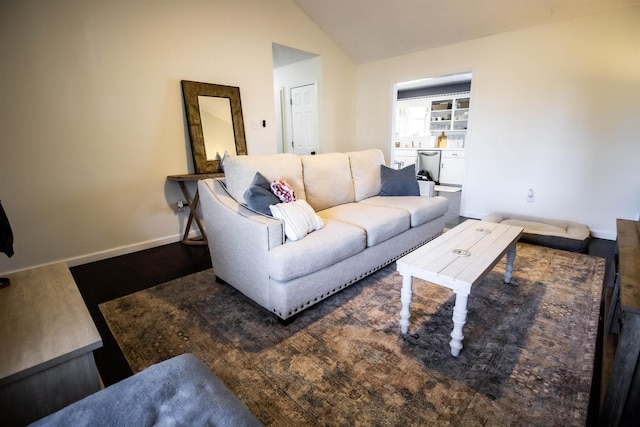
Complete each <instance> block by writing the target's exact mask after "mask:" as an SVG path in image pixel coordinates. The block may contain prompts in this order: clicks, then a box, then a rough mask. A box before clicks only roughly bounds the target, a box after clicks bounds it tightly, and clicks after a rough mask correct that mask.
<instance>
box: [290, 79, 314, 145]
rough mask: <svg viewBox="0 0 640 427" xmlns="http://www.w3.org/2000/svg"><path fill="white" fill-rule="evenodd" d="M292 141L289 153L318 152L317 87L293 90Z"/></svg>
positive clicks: (293, 88) (300, 87)
mask: <svg viewBox="0 0 640 427" xmlns="http://www.w3.org/2000/svg"><path fill="white" fill-rule="evenodd" d="M290 99H291V141H289V144H288V145H289V147H287V151H288V152H292V153H295V154H315V153H317V152H318V140H319V137H318V100H317V95H316V85H315V83H313V84H308V85H304V86H297V87H292V88H291V98H290Z"/></svg>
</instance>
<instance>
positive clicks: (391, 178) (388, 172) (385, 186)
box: [380, 165, 420, 196]
mask: <svg viewBox="0 0 640 427" xmlns="http://www.w3.org/2000/svg"><path fill="white" fill-rule="evenodd" d="M380 178H381V179H382V188H381V189H380V195H381V196H419V195H420V186H419V185H418V180H417V179H416V167H415V165H409V166H407V167H405V168H402V169H400V170H397V169H391V168H389V167H386V166H385V165H380Z"/></svg>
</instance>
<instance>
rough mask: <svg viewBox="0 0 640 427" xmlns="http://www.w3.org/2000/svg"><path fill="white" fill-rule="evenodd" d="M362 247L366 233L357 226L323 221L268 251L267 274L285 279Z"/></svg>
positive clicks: (307, 272)
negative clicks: (303, 234) (322, 224)
mask: <svg viewBox="0 0 640 427" xmlns="http://www.w3.org/2000/svg"><path fill="white" fill-rule="evenodd" d="M365 247H366V235H365V232H364V230H362V229H361V228H360V227H355V226H353V225H349V224H346V223H344V222H339V221H331V220H326V221H325V225H324V228H322V229H321V230H317V231H314V232H313V233H310V234H308V235H307V236H306V237H305V238H304V239H300V240H296V241H287V242H286V243H285V244H284V245H280V246H278V247H275V248H273V249H272V250H270V251H269V252H268V253H267V265H268V270H269V277H270V278H271V279H273V280H277V281H279V282H287V281H289V280H293V279H296V278H298V277H302V276H305V275H307V274H310V273H313V272H315V271H318V270H322V269H323V268H326V267H329V266H331V265H333V264H336V263H338V262H340V261H342V260H344V259H345V258H348V257H350V256H352V255H355V254H357V253H360V252H362V251H363V250H364V249H365Z"/></svg>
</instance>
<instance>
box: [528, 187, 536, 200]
mask: <svg viewBox="0 0 640 427" xmlns="http://www.w3.org/2000/svg"><path fill="white" fill-rule="evenodd" d="M534 200H535V196H534V195H533V188H530V189H529V191H528V192H527V202H528V203H533V201H534Z"/></svg>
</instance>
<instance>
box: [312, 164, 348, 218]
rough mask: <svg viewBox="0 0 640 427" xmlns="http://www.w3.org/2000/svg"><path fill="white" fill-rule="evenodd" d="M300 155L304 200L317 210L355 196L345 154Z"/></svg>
mask: <svg viewBox="0 0 640 427" xmlns="http://www.w3.org/2000/svg"><path fill="white" fill-rule="evenodd" d="M301 158H302V174H303V176H304V190H305V194H306V200H307V203H309V204H310V205H311V207H312V208H313V209H314V210H316V211H321V210H323V209H327V208H330V207H332V206H336V205H342V204H344V203H351V202H353V201H354V200H355V199H354V191H353V180H352V179H351V168H350V167H349V156H348V155H347V154H346V153H327V154H318V155H315V156H314V155H306V156H301Z"/></svg>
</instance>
